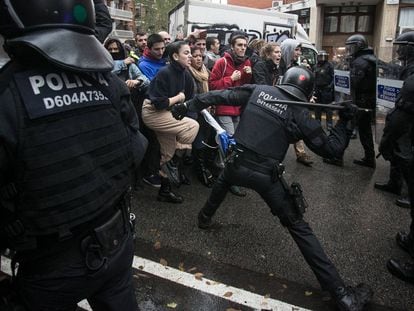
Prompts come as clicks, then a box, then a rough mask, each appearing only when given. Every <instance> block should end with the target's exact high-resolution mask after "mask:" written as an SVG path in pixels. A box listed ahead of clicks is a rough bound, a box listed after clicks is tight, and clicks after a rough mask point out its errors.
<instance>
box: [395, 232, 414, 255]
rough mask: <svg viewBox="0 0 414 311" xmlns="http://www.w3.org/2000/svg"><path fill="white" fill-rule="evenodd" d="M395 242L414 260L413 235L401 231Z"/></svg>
mask: <svg viewBox="0 0 414 311" xmlns="http://www.w3.org/2000/svg"><path fill="white" fill-rule="evenodd" d="M395 241H396V242H397V245H398V246H399V247H400V248H401V249H402V250H404V251H406V252H407V253H409V254H410V255H411V257H413V258H414V239H413V237H412V235H411V233H406V232H404V231H400V232H398V233H397V235H396V236H395Z"/></svg>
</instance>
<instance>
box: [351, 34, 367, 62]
mask: <svg viewBox="0 0 414 311" xmlns="http://www.w3.org/2000/svg"><path fill="white" fill-rule="evenodd" d="M345 46H346V50H347V54H348V56H351V57H353V56H355V54H356V53H357V52H359V51H361V50H365V49H366V48H367V47H368V41H367V39H366V38H365V36H363V35H360V34H356V35H352V36H350V37H349V38H348V39H346V41H345Z"/></svg>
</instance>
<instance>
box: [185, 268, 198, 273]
mask: <svg viewBox="0 0 414 311" xmlns="http://www.w3.org/2000/svg"><path fill="white" fill-rule="evenodd" d="M196 270H197V267H192V268H190V269H188V270H187V272H193V271H196Z"/></svg>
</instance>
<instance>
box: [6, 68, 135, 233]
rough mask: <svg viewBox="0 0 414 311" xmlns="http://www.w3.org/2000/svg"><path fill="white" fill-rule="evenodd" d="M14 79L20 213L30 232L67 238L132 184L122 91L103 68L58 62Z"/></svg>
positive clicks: (24, 224)
mask: <svg viewBox="0 0 414 311" xmlns="http://www.w3.org/2000/svg"><path fill="white" fill-rule="evenodd" d="M14 82H15V83H12V85H11V88H12V90H13V89H14V94H15V97H16V98H15V105H16V107H17V114H18V115H19V118H20V119H19V129H18V131H19V144H18V150H17V158H16V162H15V163H16V165H15V166H14V167H15V168H16V169H15V170H14V175H15V177H14V182H15V184H16V187H17V190H18V193H17V196H16V198H15V202H16V215H17V218H18V219H19V220H20V221H21V222H22V224H23V226H24V228H25V234H26V235H28V236H38V235H45V234H55V233H58V234H59V237H65V236H67V235H68V234H69V235H70V229H71V228H73V227H75V226H78V225H81V224H84V223H86V222H89V221H93V220H94V219H96V218H97V217H99V216H100V215H102V214H103V213H108V211H109V209H112V208H114V205H116V204H117V202H118V201H119V200H120V197H121V196H122V194H123V193H124V192H125V191H126V189H127V187H128V184H129V183H130V178H129V173H128V172H129V167H130V164H131V147H130V137H129V134H128V130H127V128H126V125H125V124H124V123H123V122H122V120H121V117H120V111H119V109H120V108H119V95H120V91H119V90H118V89H117V88H116V87H114V84H112V83H111V82H110V81H108V80H107V79H106V78H104V76H103V75H102V74H96V76H95V77H93V78H92V77H91V76H89V75H78V74H74V73H71V72H67V71H62V70H60V69H57V68H49V69H44V70H36V71H24V72H18V73H15V74H14Z"/></svg>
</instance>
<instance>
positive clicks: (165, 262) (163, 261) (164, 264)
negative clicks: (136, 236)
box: [160, 258, 168, 266]
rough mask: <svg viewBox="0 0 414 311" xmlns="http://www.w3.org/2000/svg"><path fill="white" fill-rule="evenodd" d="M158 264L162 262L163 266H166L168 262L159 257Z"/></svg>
mask: <svg viewBox="0 0 414 311" xmlns="http://www.w3.org/2000/svg"><path fill="white" fill-rule="evenodd" d="M160 264H162V265H163V266H166V265H168V262H167V261H166V260H165V259H163V258H161V259H160Z"/></svg>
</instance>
